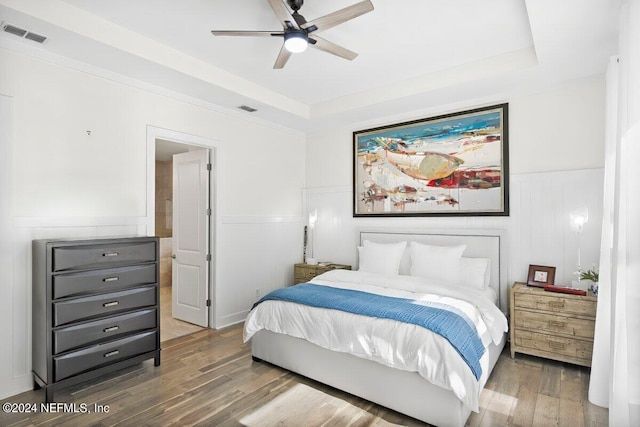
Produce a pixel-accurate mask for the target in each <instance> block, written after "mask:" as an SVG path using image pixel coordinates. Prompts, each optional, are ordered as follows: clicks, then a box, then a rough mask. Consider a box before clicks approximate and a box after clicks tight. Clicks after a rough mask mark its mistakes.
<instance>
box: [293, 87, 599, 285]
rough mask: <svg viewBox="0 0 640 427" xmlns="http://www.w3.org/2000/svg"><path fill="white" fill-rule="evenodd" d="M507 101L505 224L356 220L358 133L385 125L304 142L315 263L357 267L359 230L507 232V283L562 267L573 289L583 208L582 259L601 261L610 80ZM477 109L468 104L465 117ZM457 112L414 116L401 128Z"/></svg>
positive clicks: (562, 278) (560, 277)
mask: <svg viewBox="0 0 640 427" xmlns="http://www.w3.org/2000/svg"><path fill="white" fill-rule="evenodd" d="M499 102H508V103H509V132H510V140H509V150H510V172H511V176H510V185H511V188H510V205H511V212H510V216H508V217H462V218H449V217H447V218H429V217H424V218H390V219H388V218H353V217H352V213H353V208H352V206H353V199H352V185H353V184H352V180H353V175H352V174H353V172H352V170H353V168H352V158H353V139H352V132H353V131H355V130H360V129H367V128H370V127H375V126H379V125H384V124H388V123H389V122H390V121H389V120H388V119H385V118H379V119H377V120H374V119H372V120H371V121H368V122H367V123H360V124H356V125H354V126H353V128H350V129H334V130H330V131H327V132H324V133H320V134H315V135H311V136H309V137H308V139H307V157H306V159H307V160H306V163H307V170H306V183H307V189H306V191H305V199H306V208H307V211H311V210H313V209H318V214H319V219H318V222H317V225H316V231H315V233H314V235H315V237H316V245H315V255H316V258H318V259H320V260H331V261H334V262H343V263H348V264H352V265H354V266H355V265H356V262H357V259H356V258H357V257H356V249H355V246H356V243H357V242H358V238H359V231H360V230H363V229H371V228H376V229H379V228H388V229H392V230H398V229H408V230H414V231H418V230H431V231H434V230H446V229H458V230H478V229H481V230H487V229H488V230H501V231H503V232H504V235H505V236H506V239H505V240H506V241H505V242H504V243H505V245H504V256H505V259H506V260H507V262H508V263H509V268H508V277H507V278H506V282H505V283H512V282H513V281H522V280H526V275H527V270H528V266H529V264H540V265H549V266H555V267H557V279H556V283H560V284H570V283H571V280H572V279H575V276H573V272H574V271H575V270H576V268H577V257H578V236H577V235H576V234H575V233H574V232H573V231H572V230H571V228H570V224H569V212H571V211H572V210H575V209H577V208H580V207H582V206H587V207H588V209H589V216H590V219H589V222H588V224H587V225H586V226H585V229H584V232H583V234H582V236H581V250H582V254H581V255H582V256H581V258H582V259H581V261H582V265H583V266H591V264H593V263H597V261H598V253H599V242H600V230H601V217H602V207H601V205H602V203H601V201H602V191H603V190H602V177H603V173H602V168H603V166H604V161H603V152H604V77H603V76H595V77H590V78H585V79H580V80H576V81H573V82H570V83H567V84H565V85H563V86H562V87H557V88H554V89H550V90H549V91H547V92H544V93H537V94H534V95H530V96H526V97H517V98H513V99H496V100H494V101H493V102H489V103H487V104H494V103H499ZM475 106H478V105H476V104H474V103H473V102H472V101H470V102H469V103H468V105H466V106H459V107H460V108H459V109H460V110H462V109H465V108H467V109H468V108H472V107H475ZM448 111H451V110H449V109H447V110H443V111H430V112H408V113H407V114H406V116H405V117H404V118H402V119H400V120H394V121H395V122H397V121H402V120H410V119H416V118H420V117H429V116H430V115H436V114H440V113H446V112H448Z"/></svg>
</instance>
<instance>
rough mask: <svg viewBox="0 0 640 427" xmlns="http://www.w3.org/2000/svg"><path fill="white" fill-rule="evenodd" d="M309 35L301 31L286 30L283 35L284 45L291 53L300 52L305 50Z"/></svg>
mask: <svg viewBox="0 0 640 427" xmlns="http://www.w3.org/2000/svg"><path fill="white" fill-rule="evenodd" d="M307 46H309V37H307V35H306V34H305V33H304V32H303V31H297V30H293V31H287V32H286V33H285V35H284V47H285V49H287V50H288V51H289V52H291V53H300V52H304V51H305V50H307Z"/></svg>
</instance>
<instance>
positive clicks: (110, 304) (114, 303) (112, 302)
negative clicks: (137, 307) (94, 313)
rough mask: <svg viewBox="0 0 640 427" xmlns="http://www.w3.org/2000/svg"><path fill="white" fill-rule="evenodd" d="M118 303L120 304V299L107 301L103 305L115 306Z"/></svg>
mask: <svg viewBox="0 0 640 427" xmlns="http://www.w3.org/2000/svg"><path fill="white" fill-rule="evenodd" d="M118 304H120V302H119V301H111V302H105V303H104V304H102V306H103V307H115V306H116V305H118Z"/></svg>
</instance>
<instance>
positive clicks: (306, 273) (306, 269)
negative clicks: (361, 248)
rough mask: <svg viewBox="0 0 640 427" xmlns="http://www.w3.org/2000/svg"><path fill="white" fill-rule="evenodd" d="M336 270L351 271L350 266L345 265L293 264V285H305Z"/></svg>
mask: <svg viewBox="0 0 640 427" xmlns="http://www.w3.org/2000/svg"><path fill="white" fill-rule="evenodd" d="M337 269H340V270H351V266H350V265H345V264H328V265H320V264H315V265H310V264H307V263H306V262H301V263H298V264H295V265H294V266H293V281H294V283H293V284H294V285H297V284H298V283H306V282H308V281H310V280H311V279H313V278H314V277H316V276H318V275H320V274H322V273H326V272H327V271H330V270H337Z"/></svg>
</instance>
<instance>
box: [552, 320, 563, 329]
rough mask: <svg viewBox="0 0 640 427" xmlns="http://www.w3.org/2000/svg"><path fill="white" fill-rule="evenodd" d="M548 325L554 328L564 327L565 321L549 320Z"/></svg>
mask: <svg viewBox="0 0 640 427" xmlns="http://www.w3.org/2000/svg"><path fill="white" fill-rule="evenodd" d="M549 326H553V327H555V328H564V327H565V326H567V322H559V321H557V320H549Z"/></svg>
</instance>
